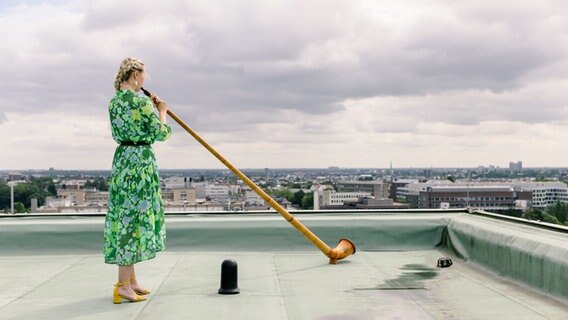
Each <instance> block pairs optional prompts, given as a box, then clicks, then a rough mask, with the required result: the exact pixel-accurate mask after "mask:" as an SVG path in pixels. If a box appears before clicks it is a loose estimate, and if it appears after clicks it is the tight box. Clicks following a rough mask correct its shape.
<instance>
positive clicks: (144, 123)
mask: <svg viewBox="0 0 568 320" xmlns="http://www.w3.org/2000/svg"><path fill="white" fill-rule="evenodd" d="M109 114H110V122H111V130H112V137H113V139H114V140H115V141H116V142H117V143H120V142H121V141H132V142H145V143H148V144H149V145H147V146H118V147H117V148H116V151H115V153H114V159H113V163H112V172H111V176H110V181H109V202H108V213H107V215H106V219H105V228H104V257H105V263H109V264H117V265H121V266H124V265H131V264H134V263H137V262H140V261H143V260H148V259H152V258H154V257H155V256H156V252H159V251H162V250H164V249H165V245H166V243H165V241H166V229H165V220H164V206H163V201H162V194H161V192H160V180H159V177H158V167H157V165H156V158H155V156H154V151H153V150H152V147H151V144H152V143H154V142H155V141H164V140H166V139H167V138H169V136H170V135H171V132H172V130H171V128H170V126H168V125H167V124H163V123H162V122H161V121H160V119H158V117H157V116H156V114H155V113H154V110H153V106H152V102H151V101H150V99H148V98H147V97H145V96H139V95H137V94H136V93H134V91H131V90H117V91H116V95H115V96H114V97H113V98H112V100H111V101H110V104H109Z"/></svg>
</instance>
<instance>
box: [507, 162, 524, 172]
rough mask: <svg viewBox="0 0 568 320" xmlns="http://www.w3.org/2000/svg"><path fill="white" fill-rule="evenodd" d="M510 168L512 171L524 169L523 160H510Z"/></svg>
mask: <svg viewBox="0 0 568 320" xmlns="http://www.w3.org/2000/svg"><path fill="white" fill-rule="evenodd" d="M509 170H511V171H522V170H523V162H522V161H517V162H509Z"/></svg>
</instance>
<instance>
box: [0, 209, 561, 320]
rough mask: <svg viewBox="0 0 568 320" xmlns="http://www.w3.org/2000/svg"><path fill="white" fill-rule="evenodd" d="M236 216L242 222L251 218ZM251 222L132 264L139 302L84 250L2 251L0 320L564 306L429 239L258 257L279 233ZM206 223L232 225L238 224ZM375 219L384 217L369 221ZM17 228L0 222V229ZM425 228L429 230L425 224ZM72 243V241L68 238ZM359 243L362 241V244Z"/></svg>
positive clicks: (401, 315)
mask: <svg viewBox="0 0 568 320" xmlns="http://www.w3.org/2000/svg"><path fill="white" fill-rule="evenodd" d="M342 218H345V217H335V218H334V219H332V220H334V221H335V220H338V221H339V220H341V219H342ZM89 219H95V220H98V221H99V222H101V221H102V219H101V218H89ZM247 219H250V221H247V224H250V223H251V221H252V220H254V219H255V218H249V217H247V218H246V219H244V220H247ZM258 219H259V220H260V222H262V225H263V228H265V229H266V230H265V231H266V232H267V233H264V234H260V235H250V236H249V235H247V234H248V232H249V230H245V229H242V230H241V233H239V234H238V236H239V238H240V239H239V241H242V242H239V243H240V245H241V246H242V243H246V242H247V240H249V241H251V242H250V243H249V245H248V247H242V248H243V250H236V249H235V248H234V247H231V250H223V249H222V247H215V248H213V247H211V248H209V249H204V248H203V247H202V248H195V250H193V249H192V248H191V246H188V247H186V248H182V246H181V245H179V244H178V245H176V246H174V248H173V249H172V250H169V251H166V252H163V253H160V254H158V257H157V258H156V259H153V260H150V261H145V262H142V263H139V264H137V265H136V268H137V273H138V278H139V280H140V281H141V282H142V283H143V284H144V285H145V286H146V287H147V288H149V289H150V290H152V294H151V295H150V296H149V300H148V301H146V302H141V303H123V304H122V305H114V304H113V303H112V290H113V284H114V282H115V281H116V269H117V268H116V266H113V265H106V264H104V263H103V257H102V254H100V253H96V252H92V250H89V249H85V250H84V251H85V253H84V254H81V253H77V251H76V250H71V249H68V250H67V251H65V250H64V251H63V252H61V251H58V252H50V251H49V250H37V251H35V252H34V251H33V250H31V249H30V247H29V246H28V247H25V250H24V251H23V252H24V253H25V254H22V252H18V251H17V250H15V251H14V252H13V254H10V253H8V252H6V251H1V253H0V319H47V320H49V319H109V320H110V319H499V320H502V319H513V318H514V319H516V320H523V319H527V320H528V319H568V303H567V301H566V300H565V299H562V298H557V297H553V296H551V295H548V294H546V293H544V292H542V291H539V290H537V289H534V288H531V287H528V286H526V285H523V284H520V283H518V282H515V281H512V280H510V279H506V278H504V277H501V276H499V275H497V274H495V273H494V272H493V271H491V270H487V269H485V268H483V267H481V266H479V265H476V264H474V263H472V262H466V261H463V260H460V259H459V258H457V257H455V256H453V255H452V253H451V252H448V251H447V250H446V249H444V248H436V247H432V246H431V245H430V244H428V245H427V246H429V247H430V248H429V249H428V248H409V247H405V246H401V247H400V250H378V251H376V250H373V249H372V246H370V245H368V244H362V245H361V246H360V247H358V251H357V253H356V254H355V255H353V256H350V257H348V258H347V259H346V260H344V261H342V262H340V263H338V264H337V265H329V264H328V262H327V261H328V259H327V258H326V257H325V256H324V255H323V254H322V253H321V252H319V251H317V250H316V249H311V248H309V247H303V248H302V247H296V246H294V247H293V249H291V250H286V249H285V248H283V247H279V248H278V249H277V250H267V249H266V247H265V246H263V245H257V244H256V243H257V242H258V241H262V239H263V238H264V239H267V240H266V241H267V242H270V241H272V240H271V237H270V236H269V235H268V234H269V233H270V232H275V233H278V230H277V229H278V228H276V229H270V224H266V223H267V221H268V220H270V219H267V218H266V217H258ZM271 219H272V218H271ZM393 219H394V218H393ZM405 219H408V221H410V222H411V223H420V222H425V221H427V220H428V219H420V218H416V220H411V219H410V218H408V217H405ZM0 220H1V219H0ZM178 220H182V218H173V219H170V220H169V223H170V224H169V226H170V227H171V229H172V236H175V235H176V234H180V232H181V231H182V229H183V228H181V227H179V226H178V225H177V223H176V221H178ZM215 220H216V219H209V218H207V219H202V218H199V219H195V222H194V223H205V224H209V225H208V228H203V229H202V231H201V232H202V233H207V232H209V231H215V230H216V228H217V227H216V226H217V225H218V224H217V223H216V222H215ZM217 220H219V223H221V222H223V223H229V224H231V225H234V224H236V223H237V222H236V221H238V218H235V217H231V218H223V217H219V218H217ZM304 220H308V221H309V220H310V219H304ZM313 220H316V219H315V218H314V219H313ZM324 220H325V219H324ZM403 220H404V219H403ZM442 220H443V219H442ZM28 222H29V220H28ZM79 222H80V221H79ZM79 222H78V221H77V220H76V219H72V220H70V221H68V222H67V223H63V224H62V225H60V226H59V227H61V228H62V229H58V232H61V233H62V234H63V233H65V232H71V231H72V230H73V229H79V230H83V229H80V228H79V226H80V225H81V224H80V223H79ZM322 223H323V222H322ZM367 223H368V222H367ZM379 223H382V224H385V223H386V220H382V219H377V224H379ZM17 224H18V223H17V222H15V223H14V221H10V222H7V220H4V221H0V231H6V230H8V227H9V228H12V229H13V228H15V226H16V225H17ZM180 224H181V225H182V223H181V222H180ZM311 224H312V226H314V227H315V226H316V225H317V224H318V223H317V222H316V221H312V223H311ZM31 225H34V223H31ZM35 225H36V226H41V224H35ZM221 225H222V226H223V228H225V227H226V225H224V224H221ZM389 226H393V225H392V224H391V225H389ZM59 227H58V228H59ZM426 228H428V229H432V228H433V227H432V225H429V224H428V223H426ZM371 229H372V228H371ZM207 230H209V231H207ZM375 230H380V229H379V228H376V229H375ZM320 231H322V232H323V231H324V230H323V229H322V230H320ZM401 231H402V230H401ZM394 232H395V233H396V230H394ZM192 233H193V235H186V236H187V237H188V238H190V237H194V238H195V237H197V238H199V237H203V235H200V234H198V233H199V232H197V231H196V229H193V230H192ZM324 233H325V232H324ZM5 234H8V233H5ZM232 235H233V236H234V235H235V234H234V233H233V234H232ZM73 237H74V239H75V241H76V242H78V243H79V242H81V241H83V240H82V239H83V238H81V236H80V235H79V234H74V236H73ZM101 237H102V234H101ZM298 237H300V238H301V235H299V234H298ZM334 237H335V235H334ZM337 238H339V237H337ZM46 239H47V238H46ZM85 239H89V240H88V241H91V238H90V237H88V236H87V237H86V238H85ZM283 239H284V238H283ZM0 240H2V241H3V243H2V241H0V247H1V246H3V245H4V244H5V245H8V241H7V240H6V239H5V238H1V237H0ZM304 240H305V239H304ZM359 240H360V243H365V241H363V240H364V239H362V237H359ZM101 241H102V238H101ZM172 241H173V242H174V243H176V241H178V242H179V241H181V240H180V239H177V240H176V239H173V240H172ZM396 241H400V240H396ZM356 244H357V241H356ZM10 245H14V244H10ZM72 245H73V244H69V248H71V247H72ZM193 245H194V246H199V244H198V243H197V244H195V243H194V244H193ZM97 246H98V244H97ZM39 247H41V246H39V245H38V248H39ZM228 247H230V246H228ZM259 248H261V249H259ZM443 256H450V257H451V258H452V259H453V262H454V265H452V266H451V267H450V268H437V267H436V262H437V259H438V258H440V257H443ZM228 258H231V259H235V260H236V261H237V263H238V268H239V269H238V271H239V279H238V281H239V287H240V289H241V293H240V294H238V295H219V294H218V293H217V290H218V289H219V286H220V266H221V263H222V261H223V260H224V259H228Z"/></svg>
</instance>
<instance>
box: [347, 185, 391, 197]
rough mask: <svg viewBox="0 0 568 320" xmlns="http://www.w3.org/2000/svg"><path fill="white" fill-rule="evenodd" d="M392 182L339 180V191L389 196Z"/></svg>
mask: <svg viewBox="0 0 568 320" xmlns="http://www.w3.org/2000/svg"><path fill="white" fill-rule="evenodd" d="M389 189H390V184H389V183H388V182H383V181H339V182H337V191H338V192H355V193H357V192H366V193H369V194H371V196H373V197H375V198H378V199H382V198H388V197H389V191H390V190H389Z"/></svg>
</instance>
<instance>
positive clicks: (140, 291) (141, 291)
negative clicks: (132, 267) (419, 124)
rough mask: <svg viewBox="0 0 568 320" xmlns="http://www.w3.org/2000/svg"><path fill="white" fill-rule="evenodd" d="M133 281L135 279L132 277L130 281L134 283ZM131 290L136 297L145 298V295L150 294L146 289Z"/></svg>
mask: <svg viewBox="0 0 568 320" xmlns="http://www.w3.org/2000/svg"><path fill="white" fill-rule="evenodd" d="M135 280H136V278H135V277H134V276H132V277H131V278H130V281H135ZM132 290H134V292H135V293H136V294H137V295H141V296H145V295H147V294H150V290H146V289H140V290H137V289H134V288H132Z"/></svg>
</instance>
